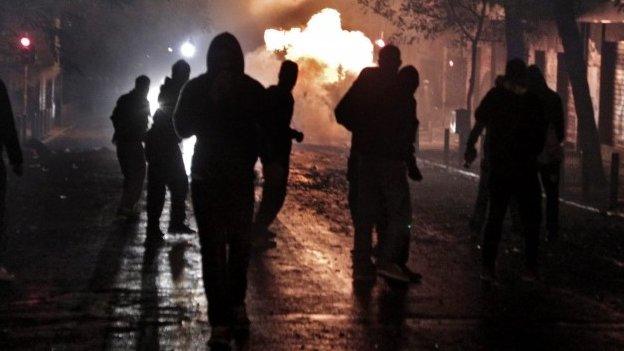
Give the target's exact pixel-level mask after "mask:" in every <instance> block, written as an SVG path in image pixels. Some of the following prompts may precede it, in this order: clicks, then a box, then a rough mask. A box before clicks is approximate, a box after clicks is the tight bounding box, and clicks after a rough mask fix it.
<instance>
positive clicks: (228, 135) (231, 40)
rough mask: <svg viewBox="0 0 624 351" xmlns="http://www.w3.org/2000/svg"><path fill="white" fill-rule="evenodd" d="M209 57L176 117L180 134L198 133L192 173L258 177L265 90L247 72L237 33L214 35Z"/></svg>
mask: <svg viewBox="0 0 624 351" xmlns="http://www.w3.org/2000/svg"><path fill="white" fill-rule="evenodd" d="M207 61H208V71H207V72H206V73H204V74H202V75H201V76H199V77H197V78H195V79H192V80H190V81H189V82H188V83H187V84H186V86H185V87H184V89H183V90H182V93H181V95H180V99H179V101H178V105H177V107H176V110H175V113H174V117H173V119H174V126H175V129H176V132H177V133H178V135H179V136H180V137H181V138H189V137H191V136H193V135H194V136H196V137H197V143H196V144H195V153H194V155H193V163H192V167H191V172H192V176H193V178H195V179H206V178H212V177H219V178H223V177H229V178H240V177H244V178H247V177H248V178H249V179H253V167H254V165H255V163H256V160H257V159H258V157H259V155H260V152H261V146H262V145H263V144H264V138H262V134H263V132H262V130H261V128H260V121H261V120H262V119H263V118H264V115H265V114H266V97H265V94H266V93H265V89H264V87H263V86H262V85H261V84H260V83H258V82H257V81H256V80H254V79H252V78H251V77H249V76H247V75H246V74H245V73H244V59H243V52H242V49H241V47H240V44H239V43H238V41H237V40H236V38H235V37H234V36H233V35H232V34H229V33H223V34H220V35H218V36H217V37H215V39H214V40H213V41H212V43H211V45H210V48H209V50H208V60H207Z"/></svg>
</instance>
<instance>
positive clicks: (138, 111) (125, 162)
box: [111, 76, 150, 219]
mask: <svg viewBox="0 0 624 351" xmlns="http://www.w3.org/2000/svg"><path fill="white" fill-rule="evenodd" d="M149 87H150V80H149V78H147V77H146V76H139V77H138V78H137V79H136V81H135V86H134V89H133V90H132V91H131V92H129V93H127V94H125V95H123V96H121V97H120V98H119V100H117V106H115V110H114V111H113V115H112V116H111V120H112V121H113V126H114V127H115V134H114V135H113V143H114V144H115V145H116V146H117V158H118V159H119V165H120V166H121V172H122V173H123V176H124V184H123V195H122V197H121V204H120V206H119V210H118V212H117V213H118V214H119V215H120V216H123V217H126V218H128V219H136V218H138V215H139V211H138V209H137V203H138V202H139V199H140V198H141V193H142V192H143V181H144V180H145V150H144V149H143V139H144V138H145V132H146V131H147V119H148V117H149V115H150V106H149V102H148V101H147V93H148V92H149Z"/></svg>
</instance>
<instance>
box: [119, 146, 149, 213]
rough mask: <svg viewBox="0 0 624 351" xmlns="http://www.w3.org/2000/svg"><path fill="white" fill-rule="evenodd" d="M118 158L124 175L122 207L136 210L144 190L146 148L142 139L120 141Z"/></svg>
mask: <svg viewBox="0 0 624 351" xmlns="http://www.w3.org/2000/svg"><path fill="white" fill-rule="evenodd" d="M117 159H118V160H119V166H121V173H122V174H123V176H124V183H123V195H122V196H121V205H120V206H119V207H120V209H124V210H134V208H135V207H136V204H137V203H138V202H139V199H140V198H141V193H142V192H143V182H144V180H145V168H146V165H145V150H144V149H143V143H141V142H140V141H118V142H117Z"/></svg>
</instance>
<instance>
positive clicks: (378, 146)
mask: <svg viewBox="0 0 624 351" xmlns="http://www.w3.org/2000/svg"><path fill="white" fill-rule="evenodd" d="M400 66H401V52H400V50H399V48H397V47H396V46H393V45H387V46H385V47H384V48H382V49H381V50H380V52H379V67H370V68H366V69H364V70H363V71H362V72H361V73H360V75H359V77H358V78H357V80H356V81H355V82H354V83H353V86H352V87H351V88H350V89H349V91H348V92H347V94H346V95H345V96H344V97H343V99H342V100H341V101H340V103H339V104H338V106H337V107H336V111H335V112H336V118H337V121H338V123H340V124H341V125H343V126H344V127H345V128H347V129H348V130H349V131H350V132H351V133H352V144H351V156H350V164H349V170H348V172H349V173H351V175H352V176H353V177H352V178H350V185H349V186H350V187H353V186H354V185H356V186H357V189H351V190H350V193H351V195H353V193H355V197H356V199H357V200H356V201H355V202H356V211H355V215H354V216H353V218H354V224H355V237H354V249H353V252H354V253H353V277H354V281H356V282H358V281H362V282H367V281H372V279H374V275H373V274H374V272H375V270H376V271H377V274H379V275H381V276H383V277H385V278H388V279H391V280H395V281H400V282H409V281H410V277H409V276H408V275H407V274H406V273H405V272H404V271H403V269H402V267H401V265H400V260H401V250H402V249H403V247H404V243H405V238H408V239H407V240H409V235H410V227H411V216H412V212H411V204H410V194H409V185H408V183H407V168H406V162H405V157H406V153H407V149H406V145H407V144H408V143H409V140H410V138H413V136H412V137H410V136H409V135H408V134H409V131H410V128H409V127H408V125H407V124H406V118H405V114H404V113H402V109H401V108H400V106H401V104H402V101H401V98H402V97H403V94H401V93H400V85H399V81H398V75H397V73H398V70H399V67H400ZM412 131H413V130H412ZM351 201H352V199H351ZM381 221H383V222H385V223H386V224H385V225H384V227H385V230H384V233H383V234H382V236H383V245H382V247H381V250H380V252H379V254H378V258H377V265H376V267H375V266H374V265H373V263H372V261H371V253H372V247H371V246H372V231H373V228H374V227H375V225H376V224H378V223H380V222H381ZM378 234H379V233H378ZM375 268H376V269H375Z"/></svg>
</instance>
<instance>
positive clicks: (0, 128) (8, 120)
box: [0, 80, 22, 168]
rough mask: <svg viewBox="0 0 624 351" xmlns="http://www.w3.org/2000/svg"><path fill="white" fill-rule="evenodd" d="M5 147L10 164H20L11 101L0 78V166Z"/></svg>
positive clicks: (19, 151) (1, 165)
mask: <svg viewBox="0 0 624 351" xmlns="http://www.w3.org/2000/svg"><path fill="white" fill-rule="evenodd" d="M5 147H6V151H7V154H8V156H9V162H11V164H12V165H20V164H22V149H21V148H20V145H19V140H18V138H17V131H16V129H15V121H14V120H13V111H12V110H11V101H10V100H9V94H8V93H7V89H6V87H5V86H4V83H3V82H2V80H0V163H2V164H0V168H1V167H3V165H4V161H3V159H4V158H3V157H2V152H3V149H4V148H5Z"/></svg>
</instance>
